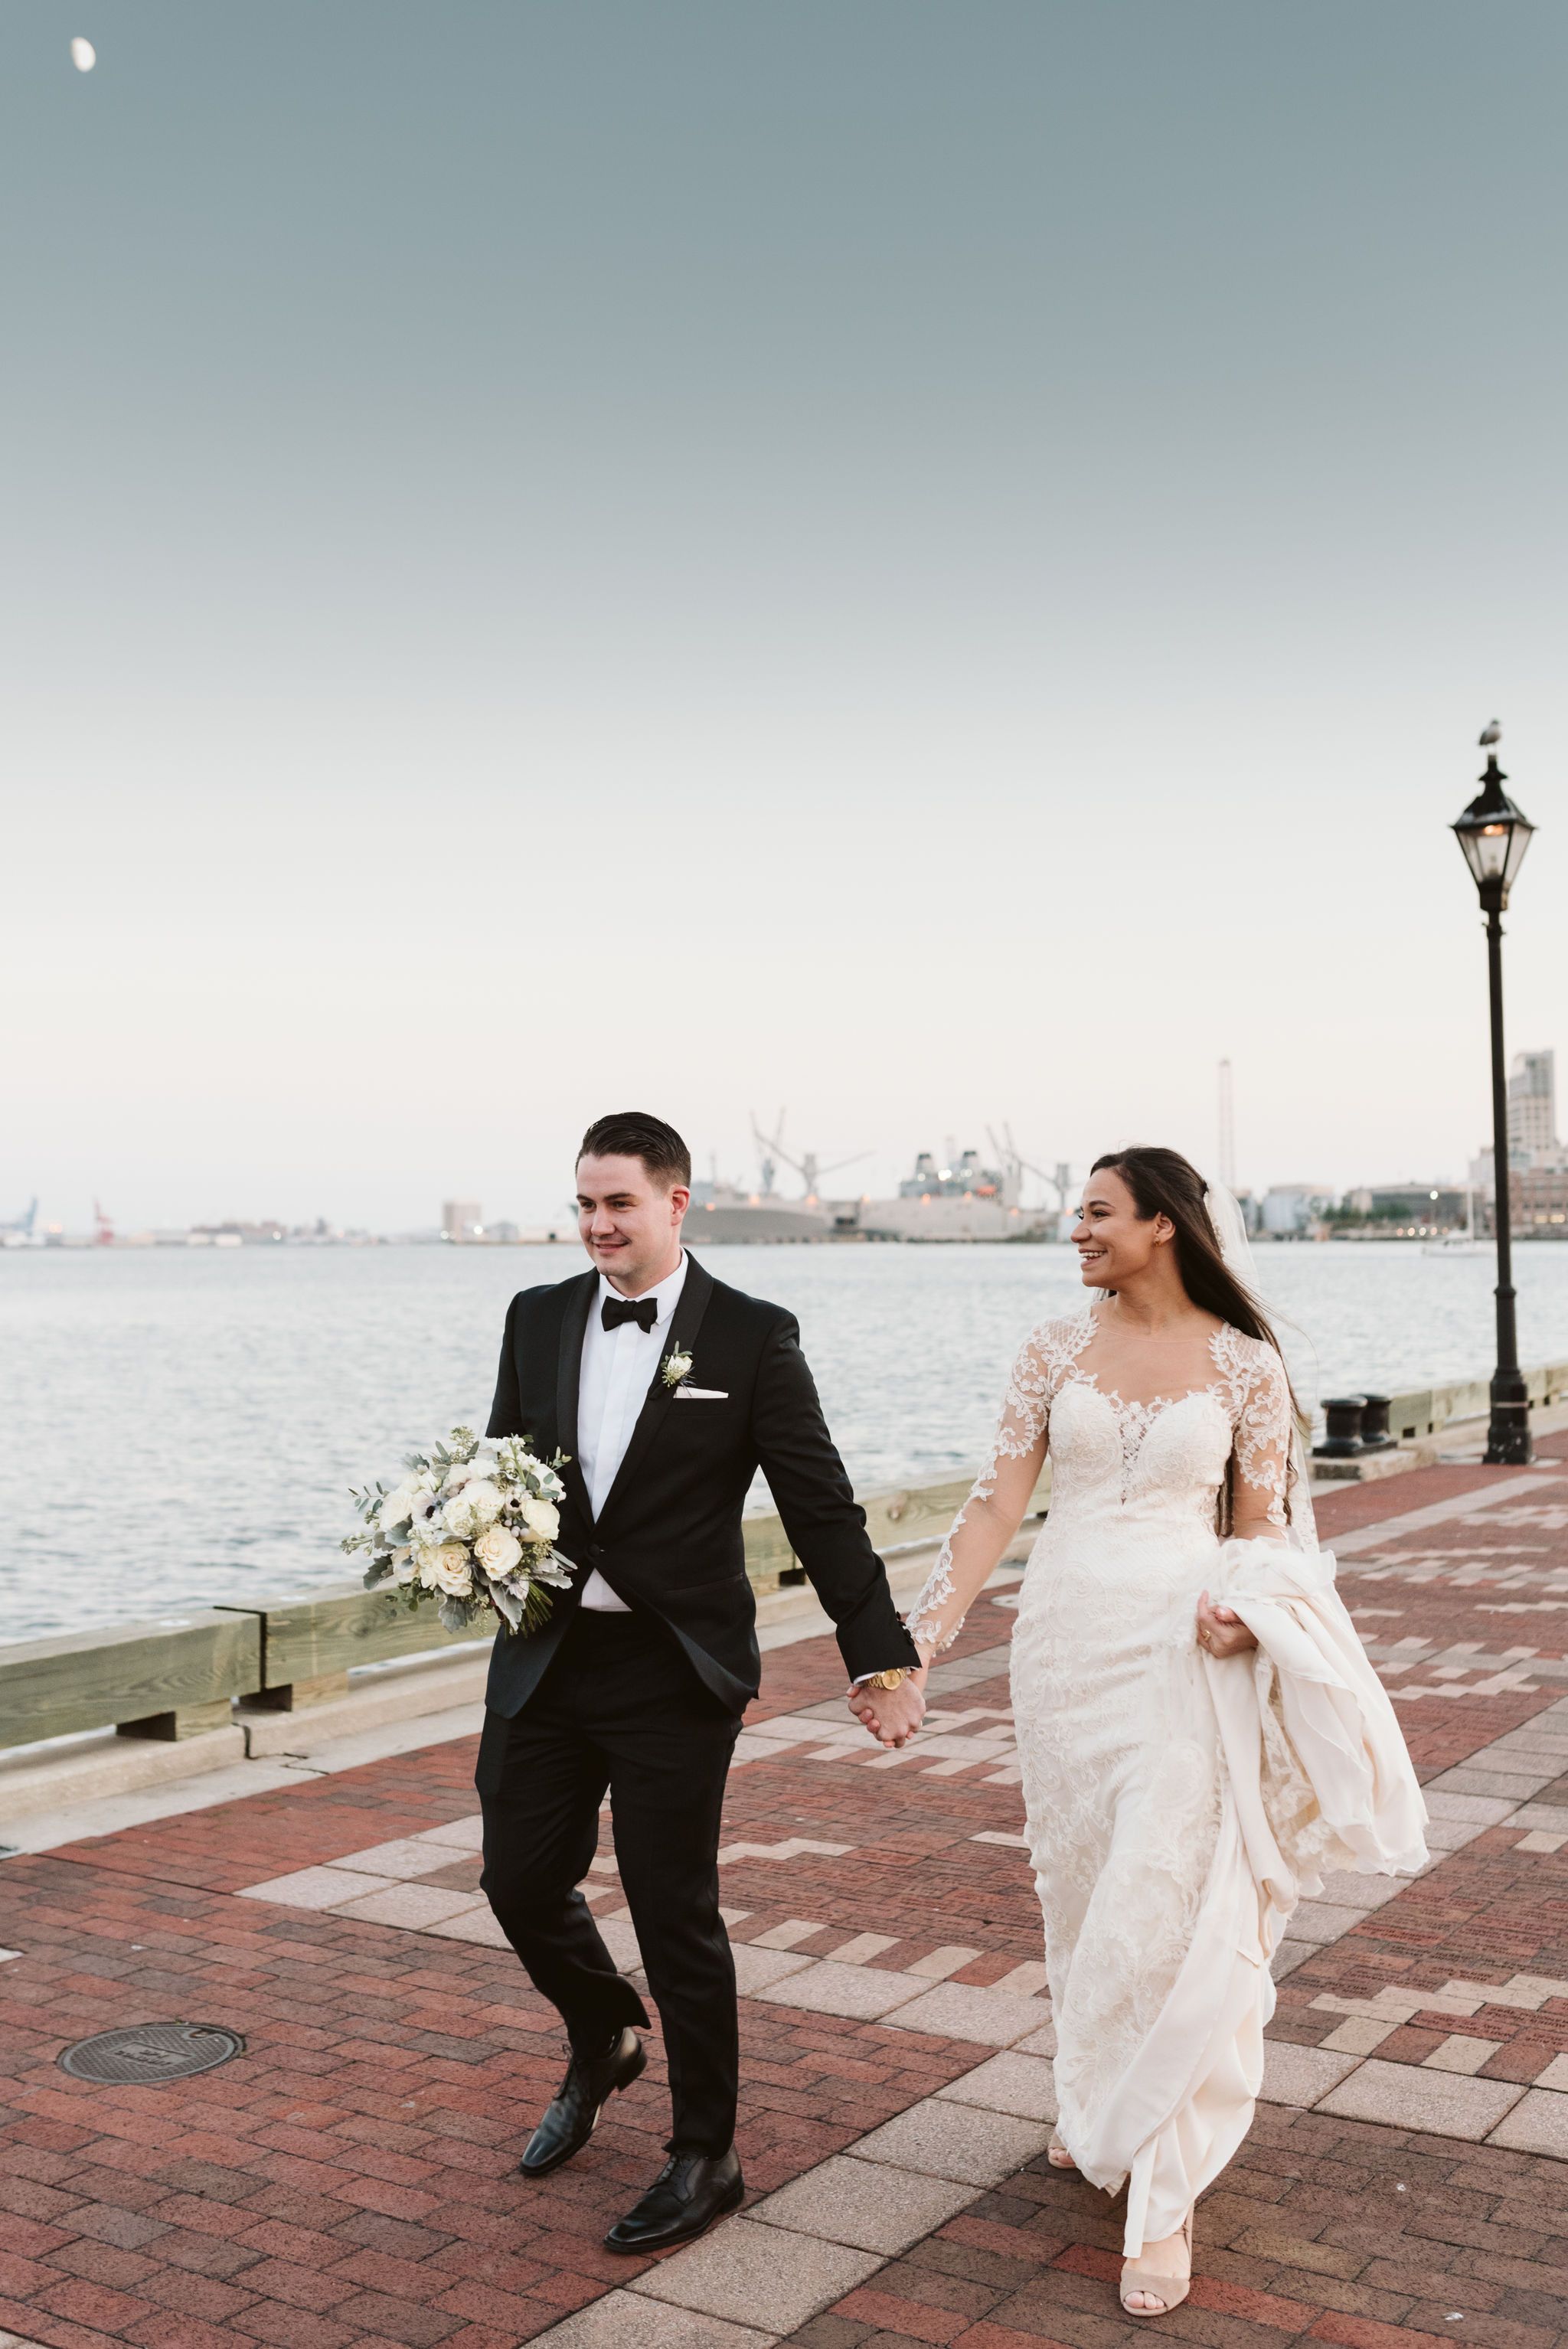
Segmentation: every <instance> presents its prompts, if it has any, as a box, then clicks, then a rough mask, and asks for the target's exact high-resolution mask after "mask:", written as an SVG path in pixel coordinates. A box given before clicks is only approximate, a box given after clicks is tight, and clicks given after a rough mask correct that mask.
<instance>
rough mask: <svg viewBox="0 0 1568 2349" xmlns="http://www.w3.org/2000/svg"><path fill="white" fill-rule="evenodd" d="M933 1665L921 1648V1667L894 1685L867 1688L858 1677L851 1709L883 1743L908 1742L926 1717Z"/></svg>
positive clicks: (850, 1700) (853, 1690)
mask: <svg viewBox="0 0 1568 2349" xmlns="http://www.w3.org/2000/svg"><path fill="white" fill-rule="evenodd" d="M930 1669H931V1658H930V1657H929V1656H928V1655H927V1654H925V1652H924V1651H923V1650H922V1651H921V1666H920V1670H919V1671H917V1672H911V1673H910V1675H909V1677H908V1679H907V1680H904V1681H901V1682H899V1685H898V1686H897V1688H895V1689H880V1688H868V1687H867V1686H866V1684H865V1682H863V1681H858V1682H856V1683H855V1685H854V1687H853V1688H851V1690H850V1691H849V1692H848V1702H849V1708H850V1711H851V1713H853V1714H854V1716H855V1719H856V1720H857V1721H858V1722H860V1723H862V1725H863V1726H864V1727H865V1728H867V1729H869V1730H870V1732H871V1733H872V1736H873V1737H875V1738H877V1739H879V1740H880V1741H881V1743H882V1744H883V1745H887V1746H903V1745H907V1744H910V1742H911V1740H912V1739H913V1736H914V1734H915V1732H916V1731H917V1730H918V1729H919V1727H920V1724H921V1723H922V1722H923V1720H924V1718H925V1675H926V1673H927V1672H928V1671H930Z"/></svg>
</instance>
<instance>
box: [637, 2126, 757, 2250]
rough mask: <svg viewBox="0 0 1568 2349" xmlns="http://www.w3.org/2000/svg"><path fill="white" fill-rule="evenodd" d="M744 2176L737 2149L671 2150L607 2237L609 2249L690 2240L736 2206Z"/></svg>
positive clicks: (662, 2247) (645, 2247)
mask: <svg viewBox="0 0 1568 2349" xmlns="http://www.w3.org/2000/svg"><path fill="white" fill-rule="evenodd" d="M745 2197H746V2180H745V2179H744V2178H742V2176H741V2174H740V2158H739V2156H738V2154H737V2152H736V2150H735V2147H733V2146H731V2147H730V2148H729V2151H728V2152H727V2153H672V2154H671V2156H670V2158H669V2159H668V2160H667V2161H666V2162H665V2166H664V2168H662V2169H661V2170H660V2172H659V2174H658V2176H657V2178H655V2180H654V2183H653V2184H652V2186H650V2187H649V2189H648V2190H647V2192H646V2193H645V2195H644V2197H643V2199H642V2200H641V2201H640V2202H638V2203H635V2204H634V2206H633V2208H632V2209H630V2210H628V2211H627V2213H626V2215H625V2217H624V2219H617V2220H616V2221H615V2224H614V2226H613V2227H612V2228H611V2230H610V2231H609V2233H608V2234H607V2235H606V2236H605V2238H604V2248H605V2250H606V2251H668V2250H669V2248H670V2245H671V2244H672V2243H689V2242H690V2241H691V2240H692V2239H693V2237H694V2236H696V2235H700V2234H703V2233H704V2232H706V2230H707V2229H708V2228H709V2227H711V2226H712V2224H713V2222H714V2220H716V2219H722V2218H723V2217H724V2215H725V2212H726V2211H727V2210H738V2209H739V2208H740V2205H741V2203H742V2201H743V2200H744V2199H745Z"/></svg>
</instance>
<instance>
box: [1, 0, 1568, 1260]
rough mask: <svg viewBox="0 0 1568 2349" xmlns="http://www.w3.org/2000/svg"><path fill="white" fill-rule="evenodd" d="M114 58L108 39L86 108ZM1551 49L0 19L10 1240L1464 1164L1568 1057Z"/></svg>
mask: <svg viewBox="0 0 1568 2349" xmlns="http://www.w3.org/2000/svg"><path fill="white" fill-rule="evenodd" d="M73 33H85V34H86V35H87V36H88V37H89V38H91V39H92V40H93V41H94V42H95V44H96V45H97V47H98V57H99V62H98V67H97V68H96V70H95V71H94V72H93V73H92V74H90V75H87V76H82V75H79V74H77V72H75V71H74V70H73V68H72V67H71V64H70V60H69V54H68V39H69V36H70V35H71V34H73ZM1565 67H1568V16H1564V14H1563V10H1562V8H1561V7H1560V6H1559V5H1537V0H1509V5H1463V6H1456V5H1440V0H1439V5H1433V0H1414V4H1413V5H1405V4H1404V0H1380V5H1378V6H1377V8H1376V9H1370V10H1369V9H1367V8H1366V7H1365V6H1364V5H1359V0H1358V4H1357V5H1332V4H1330V5H1315V6H1313V7H1311V8H1303V7H1300V6H1286V5H1259V0H1246V5H1212V0H1207V4H1206V0H1188V5H1183V6H1182V7H1181V8H1180V9H1173V8H1171V6H1170V5H1168V0H1140V5H1125V0H1109V5H1096V6H1094V7H1093V8H1083V7H1081V6H1075V7H1071V8H1068V7H1063V6H1058V5H1049V0H1032V5H987V0H963V5H957V0H954V5H946V6H933V5H922V0H879V5H868V0H831V4H830V5H767V6H764V5H746V0H724V4H723V5H695V0H685V5H656V6H652V7H650V6H648V5H646V0H637V5H599V0H570V5H566V0H562V5H551V6H543V5H526V0H516V4H515V5H472V0H443V5H440V6H435V5H426V6H423V7H413V6H409V5H402V0H375V5H367V0H330V5H321V0H312V5H308V6H307V5H293V4H292V0H269V5H268V6H267V7H266V8H264V9H253V10H249V11H212V10H211V9H209V8H207V7H198V6H195V5H168V4H167V0H141V5H138V6H137V7H135V8H131V7H129V6H126V5H121V0H71V8H70V12H69V13H67V10H66V9H65V8H64V7H61V6H57V5H18V6H17V7H16V8H15V9H13V10H12V11H11V12H10V13H9V15H8V16H7V17H6V18H5V23H4V25H3V26H0V84H3V86H0V109H3V113H0V210H3V213H4V218H5V223H6V226H5V231H4V235H5V262H4V273H5V274H4V302H5V316H6V321H7V327H6V334H5V342H4V348H3V350H0V384H3V396H4V402H5V435H4V450H3V454H0V464H3V466H4V515H5V533H4V535H5V565H4V587H3V591H0V592H3V594H4V609H3V611H0V624H3V625H0V644H3V652H0V658H3V660H4V665H5V674H6V683H7V702H8V705H9V709H10V713H11V714H10V719H9V723H8V728H7V731H8V733H9V735H10V738H11V741H10V750H9V754H8V757H7V766H8V768H9V769H10V770H11V772H12V776H13V783H12V788H11V790H10V791H9V792H8V802H9V812H8V813H7V816H6V818H5V841H6V846H7V849H8V851H9V854H8V855H7V858H6V865H7V872H8V878H9V881H10V889H9V891H8V905H7V916H6V921H5V947H4V953H5V1003H6V1015H7V1016H6V1018H5V1116H4V1119H3V1120H0V1214H10V1213H14V1212H15V1208H16V1207H17V1206H21V1205H22V1204H24V1203H25V1201H26V1197H27V1196H29V1195H31V1194H32V1193H33V1192H34V1191H35V1190H36V1191H37V1192H39V1193H40V1194H41V1195H43V1197H44V1200H45V1206H46V1213H49V1214H51V1215H52V1216H55V1217H57V1218H59V1219H61V1220H64V1221H66V1222H67V1223H72V1224H80V1223H83V1222H85V1221H86V1218H87V1212H88V1204H89V1201H90V1198H91V1196H92V1195H93V1193H94V1192H95V1191H96V1192H97V1193H98V1195H99V1196H101V1197H102V1198H103V1199H104V1201H105V1204H106V1205H108V1206H110V1207H111V1208H112V1209H113V1210H114V1212H115V1213H116V1214H117V1215H118V1216H119V1218H120V1220H121V1223H122V1225H126V1226H130V1225H134V1224H136V1223H139V1222H148V1221H153V1220H160V1221H161V1220H169V1221H175V1220H181V1219H183V1218H185V1217H187V1216H193V1217H195V1216H213V1215H223V1214H241V1215H262V1214H272V1213H276V1214H281V1215H284V1216H290V1217H293V1216H303V1215H306V1214H314V1213H315V1212H317V1211H318V1210H320V1211H322V1212H325V1213H326V1214H327V1215H329V1216H334V1217H338V1218H346V1219H350V1220H355V1221H369V1222H371V1223H375V1224H378V1225H384V1226H397V1225H407V1224H414V1223H423V1222H428V1221H430V1220H433V1218H434V1215H435V1212H436V1208H437V1206H438V1201H439V1199H440V1198H441V1197H442V1196H443V1195H451V1194H453V1193H460V1194H463V1195H473V1196H477V1197H479V1198H480V1199H481V1200H482V1201H483V1202H484V1203H485V1205H486V1206H487V1207H488V1208H489V1210H490V1213H491V1214H498V1213H511V1214H513V1215H517V1216H523V1217H531V1216H536V1215H539V1214H542V1213H543V1212H544V1211H546V1210H547V1209H549V1208H550V1207H551V1206H552V1205H553V1204H554V1203H555V1202H556V1200H558V1199H559V1197H560V1196H561V1195H562V1187H563V1184H564V1181H565V1178H566V1175H567V1172H568V1169H569V1164H570V1158H571V1154H572V1148H573V1143H574V1141H575V1138H576V1135H577V1134H578V1133H580V1131H581V1129H582V1127H583V1124H584V1123H586V1121H587V1119H588V1117H589V1116H590V1115H592V1114H593V1113H595V1112H597V1111H599V1110H602V1109H603V1108H605V1107H611V1106H622V1105H625V1104H627V1103H631V1102H637V1103H640V1104H643V1105H646V1106H649V1107H652V1108H655V1109H658V1110H660V1111H661V1112H663V1113H664V1114H665V1115H666V1116H669V1117H671V1118H672V1119H674V1120H675V1122H676V1123H678V1124H679V1125H680V1126H681V1127H682V1128H683V1129H684V1130H685V1131H686V1133H687V1135H688V1138H689V1139H690V1140H691V1142H692V1143H693V1144H694V1146H695V1147H696V1150H697V1151H698V1153H699V1154H701V1155H702V1156H704V1157H705V1158H706V1154H707V1151H708V1149H709V1148H710V1147H714V1148H717V1152H718V1154H719V1157H720V1161H721V1164H723V1165H724V1167H725V1168H726V1169H727V1171H734V1172H738V1173H743V1174H744V1173H748V1172H749V1171H750V1167H751V1158H750V1154H749V1148H748V1129H747V1112H748V1110H749V1109H750V1108H751V1107H753V1106H755V1107H756V1108H757V1109H758V1110H759V1111H761V1112H764V1113H765V1114H767V1113H770V1112H772V1111H773V1110H775V1109H776V1108H777V1106H778V1104H779V1102H788V1103H789V1112H790V1123H791V1126H792V1128H793V1130H794V1132H795V1133H796V1135H797V1137H798V1138H799V1140H800V1141H801V1142H802V1143H814V1144H815V1145H816V1147H817V1148H818V1149H819V1150H820V1153H821V1154H822V1155H823V1156H824V1157H830V1156H836V1155H839V1154H847V1153H848V1152H850V1151H851V1150H855V1149H861V1148H867V1149H871V1150H872V1152H873V1153H874V1156H873V1157H872V1159H871V1160H869V1161H868V1162H867V1164H865V1166H864V1167H862V1168H857V1169H856V1170H855V1171H854V1174H853V1177H852V1178H851V1179H852V1180H853V1181H854V1182H855V1183H856V1184H857V1185H866V1186H868V1187H871V1188H873V1189H880V1188H882V1187H883V1186H884V1185H886V1184H888V1183H890V1182H891V1181H892V1179H893V1178H894V1177H895V1176H896V1175H897V1174H900V1173H902V1172H903V1171H904V1170H905V1165H906V1162H907V1161H908V1160H909V1159H910V1158H911V1157H912V1156H913V1153H914V1151H915V1150H917V1149H919V1148H921V1147H925V1146H930V1147H935V1148H940V1147H941V1145H942V1140H943V1137H944V1135H945V1134H948V1133H954V1134H955V1135H956V1136H957V1138H958V1139H959V1141H960V1143H965V1142H975V1143H980V1142H982V1141H983V1130H984V1126H985V1123H986V1122H987V1121H991V1122H993V1123H995V1122H999V1121H1001V1120H1003V1119H1007V1120H1009V1121H1010V1122H1011V1123H1012V1124H1013V1126H1014V1129H1015V1131H1016V1133H1017V1134H1018V1136H1019V1139H1020V1141H1021V1142H1023V1143H1025V1145H1026V1149H1027V1150H1028V1153H1029V1154H1031V1155H1035V1156H1038V1157H1040V1158H1041V1159H1042V1160H1053V1159H1055V1158H1057V1157H1069V1158H1071V1159H1073V1160H1074V1162H1075V1163H1076V1164H1078V1166H1079V1167H1081V1166H1083V1165H1084V1164H1086V1163H1087V1161H1088V1158H1089V1157H1090V1156H1091V1155H1092V1154H1094V1153H1095V1152H1097V1151H1098V1150H1099V1149H1100V1148H1102V1147H1105V1146H1107V1145H1108V1144H1109V1143H1112V1142H1115V1141H1119V1140H1124V1139H1128V1138H1131V1137H1134V1136H1136V1137H1139V1138H1142V1139H1150V1140H1154V1139H1157V1140H1167V1141H1171V1142H1174V1143H1177V1144H1178V1145H1180V1146H1182V1147H1185V1148H1188V1149H1190V1150H1192V1151H1193V1152H1195V1153H1197V1154H1211V1153H1212V1143H1213V1131H1214V1117H1213V1096H1214V1064H1215V1062H1216V1061H1217V1060H1218V1058H1219V1057H1220V1055H1221V1054H1222V1053H1226V1052H1228V1053H1229V1054H1230V1055H1231V1057H1232V1058H1233V1061H1234V1063H1235V1068H1236V1083H1237V1105H1238V1131H1239V1158H1240V1171H1241V1174H1242V1176H1243V1179H1245V1180H1250V1181H1253V1182H1268V1181H1271V1180H1284V1179H1291V1178H1295V1177H1298V1176H1301V1177H1310V1178H1326V1179H1328V1180H1331V1181H1334V1182H1336V1183H1348V1182H1351V1181H1355V1180H1360V1179H1373V1180H1376V1179H1378V1178H1382V1177H1398V1176H1401V1175H1403V1174H1408V1173H1420V1174H1427V1173H1432V1174H1449V1173H1453V1172H1455V1171H1457V1170H1459V1169H1460V1168H1461V1167H1462V1165H1463V1164H1464V1162H1465V1159H1466V1158H1467V1156H1468V1155H1469V1154H1470V1151H1471V1150H1472V1149H1473V1147H1474V1146H1475V1144H1476V1143H1477V1142H1478V1141H1479V1139H1480V1136H1481V1134H1482V1133H1483V1131H1484V1129H1485V1125H1486V1120H1487V1103H1486V1068H1485V1033H1484V1012H1485V1001H1484V968H1483V960H1482V954H1481V943H1480V932H1479V926H1478V922H1477V918H1476V915H1475V910H1474V900H1473V894H1472V892H1471V890H1470V884H1469V882H1468V880H1467V879H1466V877H1465V874H1464V872H1463V869H1462V866H1461V864H1460V857H1459V854H1458V851H1457V850H1456V849H1455V847H1454V845H1453V843H1452V841H1451V840H1450V839H1449V837H1448V836H1447V833H1446V832H1445V829H1444V827H1445V826H1446V824H1447V823H1449V822H1450V821H1451V820H1452V818H1453V817H1454V816H1455V815H1456V814H1457V813H1458V812H1459V811H1460V806H1461V805H1462V804H1463V802H1464V801H1465V799H1466V798H1467V797H1468V796H1469V795H1470V791H1471V790H1472V789H1473V780H1472V779H1473V776H1474V774H1475V772H1476V771H1477V768H1478V765H1479V760H1478V757H1477V755H1476V753H1475V751H1474V749H1473V743H1474V737H1475V735H1476V733H1477V731H1478V730H1479V729H1480V725H1481V724H1482V723H1483V722H1484V721H1485V720H1486V719H1488V718H1490V717H1491V716H1492V715H1493V714H1494V713H1501V716H1502V718H1503V719H1504V722H1505V725H1506V727H1507V730H1508V731H1507V738H1506V741H1505V746H1504V747H1505V757H1504V764H1505V766H1506V767H1507V768H1508V769H1509V771H1510V773H1511V777H1512V779H1513V783H1514V788H1515V790H1516V792H1517V793H1518V796H1519V797H1520V799H1521V800H1522V802H1523V804H1524V805H1525V807H1526V808H1527V809H1528V810H1529V812H1530V813H1531V814H1532V816H1533V817H1534V818H1535V820H1536V822H1537V823H1540V824H1541V825H1542V837H1541V839H1540V841H1539V842H1538V843H1537V844H1536V846H1535V848H1534V849H1533V851H1532V857H1531V860H1530V863H1529V864H1527V866H1526V868H1525V873H1524V877H1523V880H1522V884H1521V885H1520V888H1519V890H1518V891H1517V893H1516V898H1515V910H1514V913H1513V915H1512V916H1511V935H1510V945H1509V955H1510V964H1509V975H1510V983H1511V1041H1512V1042H1513V1043H1514V1044H1515V1045H1519V1046H1523V1045H1532V1046H1537V1045H1557V1046H1559V1047H1561V1048H1563V1049H1564V1050H1568V1020H1565V1019H1564V1018H1563V1010H1564V981H1563V957H1562V949H1561V944H1560V940H1561V936H1562V934H1563V896H1564V891H1563V874H1564V870H1565V867H1564V864H1563V855H1564V847H1565V837H1564V836H1565V833H1568V792H1565V791H1564V786H1563V778H1564V773H1565V771H1568V688H1565V686H1564V680H1563V636H1564V626H1563V623H1564V600H1565V599H1564V585H1563V546H1564V543H1565V536H1568V533H1565V528H1564V525H1565V523H1568V514H1565V511H1564V508H1565V504H1568V500H1565V496H1564V466H1563V423H1562V419H1563V415H1564V414H1565V413H1568V384H1565V381H1564V377H1565V374H1568V369H1565V367H1564V357H1565V341H1568V327H1565V324H1564V301H1563V291H1564V282H1563V281H1564V272H1563V257H1564V228H1565V211H1568V150H1565V146H1564V141H1563V136H1562V124H1563V119H1564V101H1565V98H1568V87H1565V85H1568V73H1565Z"/></svg>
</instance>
